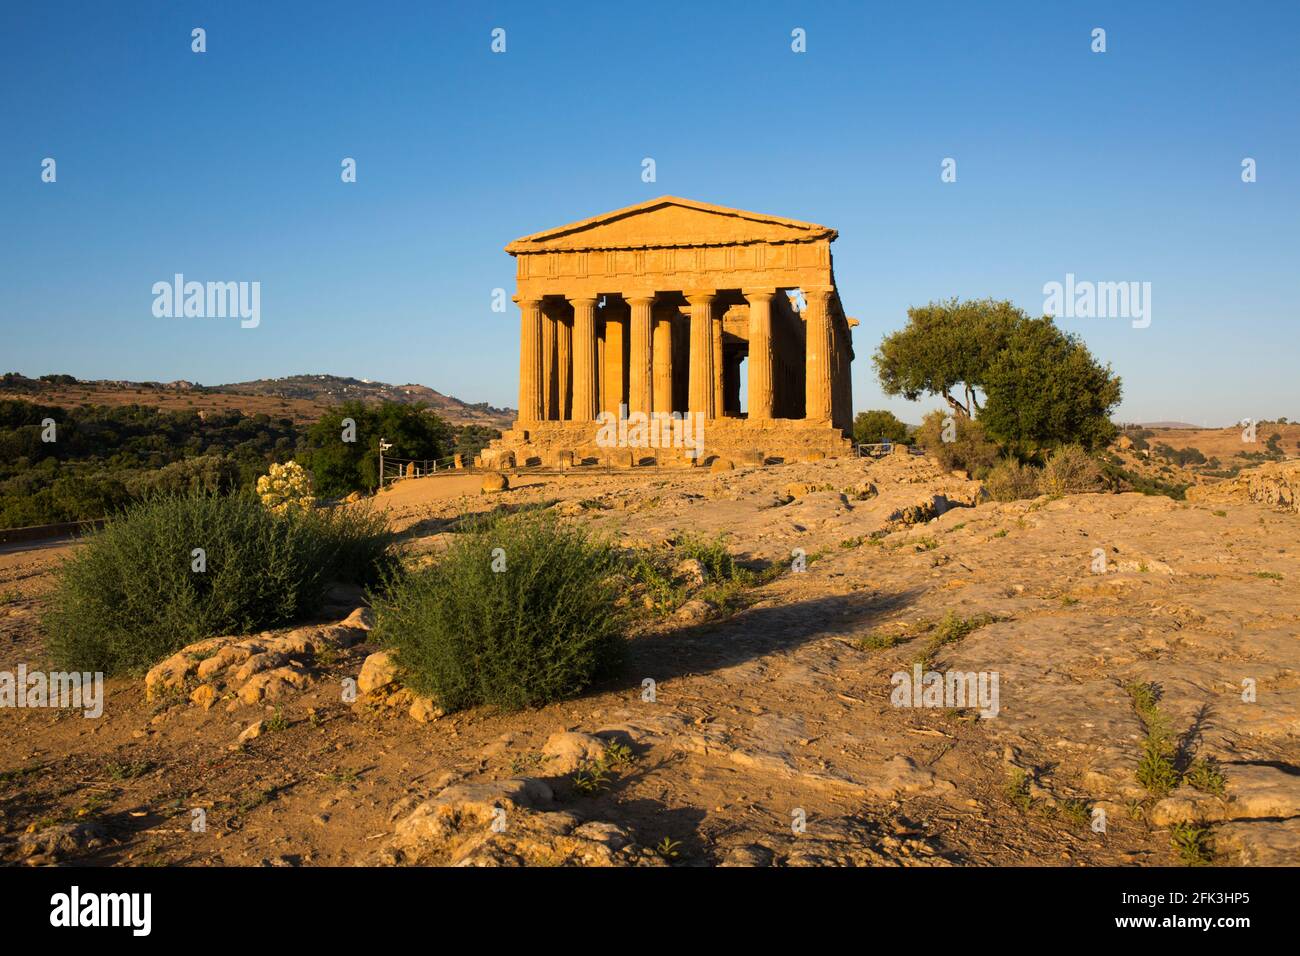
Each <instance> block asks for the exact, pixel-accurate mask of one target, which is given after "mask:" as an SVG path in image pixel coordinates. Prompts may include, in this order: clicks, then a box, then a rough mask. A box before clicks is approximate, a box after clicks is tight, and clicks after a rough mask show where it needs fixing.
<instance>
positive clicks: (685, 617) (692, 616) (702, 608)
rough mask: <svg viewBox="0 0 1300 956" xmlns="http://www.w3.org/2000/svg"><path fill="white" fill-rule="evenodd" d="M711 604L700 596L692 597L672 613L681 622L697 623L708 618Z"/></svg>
mask: <svg viewBox="0 0 1300 956" xmlns="http://www.w3.org/2000/svg"><path fill="white" fill-rule="evenodd" d="M713 610H714V608H713V605H712V604H710V603H709V602H708V601H705V600H702V599H700V598H692V599H691V600H689V601H687V602H686V603H685V604H683V605H682V606H681V607H679V608H678V609H677V612H676V613H675V614H673V618H674V619H675V620H677V621H680V622H682V623H683V624H698V623H700V622H701V621H706V620H708V619H709V617H710V615H712V614H713Z"/></svg>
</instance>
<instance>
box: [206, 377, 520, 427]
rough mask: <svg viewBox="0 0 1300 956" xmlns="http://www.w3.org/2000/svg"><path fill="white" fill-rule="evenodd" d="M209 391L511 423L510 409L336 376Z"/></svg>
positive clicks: (257, 382)
mask: <svg viewBox="0 0 1300 956" xmlns="http://www.w3.org/2000/svg"><path fill="white" fill-rule="evenodd" d="M210 391H212V392H217V393H219V394H225V395H264V396H268V397H273V398H281V399H297V400H299V401H309V402H314V403H317V404H320V405H337V404H339V403H340V402H345V401H352V400H359V401H362V402H367V403H374V404H378V403H379V402H401V403H402V404H404V405H414V404H416V403H417V402H423V403H424V404H425V405H427V406H429V407H430V408H432V409H433V410H434V411H436V412H437V413H438V414H439V415H441V416H442V417H443V418H445V419H447V420H448V421H450V422H453V423H455V424H458V425H460V424H471V423H472V424H481V425H491V426H493V427H495V428H508V427H509V426H510V424H511V422H513V421H514V419H515V412H514V409H511V408H497V407H495V406H493V405H489V404H487V403H486V402H478V403H473V404H471V403H469V402H463V401H461V400H460V399H459V398H455V397H454V396H451V395H444V394H443V393H442V392H439V391H438V390H437V389H433V388H430V387H429V386H427V385H416V384H407V385H389V384H388V383H387V382H372V381H369V380H367V379H364V378H343V377H340V376H337V375H289V376H286V377H285V378H260V379H256V380H254V381H251V382H234V383H232V384H230V385H214V386H212V387H211V389H210Z"/></svg>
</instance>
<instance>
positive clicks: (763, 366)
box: [744, 289, 776, 419]
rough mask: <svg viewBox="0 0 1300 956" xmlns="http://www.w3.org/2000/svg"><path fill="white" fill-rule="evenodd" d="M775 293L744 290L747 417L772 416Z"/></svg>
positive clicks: (774, 291)
mask: <svg viewBox="0 0 1300 956" xmlns="http://www.w3.org/2000/svg"><path fill="white" fill-rule="evenodd" d="M775 294H776V290H775V289H745V290H744V295H745V300H746V301H747V302H748V303H749V417H750V418H751V419H760V418H763V419H766V418H771V417H772V416H773V415H774V414H775V407H774V403H773V397H772V396H773V392H774V389H775V379H774V378H773V373H772V296H773V295H775Z"/></svg>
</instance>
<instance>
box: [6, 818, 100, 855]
mask: <svg viewBox="0 0 1300 956" xmlns="http://www.w3.org/2000/svg"><path fill="white" fill-rule="evenodd" d="M107 843H108V835H107V834H106V833H105V832H104V828H103V827H101V826H100V825H99V824H97V823H91V822H89V821H83V822H81V823H55V824H52V825H50V826H48V827H41V828H40V829H39V830H34V831H32V832H31V833H23V834H20V835H19V837H18V855H19V856H20V857H22V858H24V859H28V860H29V861H32V862H34V860H33V858H35V857H44V858H47V859H48V860H49V861H55V860H59V859H61V858H63V857H67V856H71V855H74V854H77V853H82V852H85V851H86V850H95V849H98V848H100V847H102V846H105V845H106V844H107Z"/></svg>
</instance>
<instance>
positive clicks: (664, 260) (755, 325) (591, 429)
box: [485, 196, 857, 465]
mask: <svg viewBox="0 0 1300 956" xmlns="http://www.w3.org/2000/svg"><path fill="white" fill-rule="evenodd" d="M836 235H837V233H836V231H835V230H834V229H830V228H827V227H826V226H819V225H815V224H813V223H808V222H800V221H797V220H794V219H784V218H781V217H779V216H769V215H765V214H760V213H752V212H745V211H743V210H739V209H730V208H727V207H724V206H714V205H710V204H708V203H701V202H694V201H692V200H689V199H678V198H675V197H672V196H664V197H661V198H659V199H653V200H650V201H648V202H643V203H639V204H637V205H635V206H628V207H626V208H624V209H617V210H615V211H613V212H609V213H605V214H603V215H600V216H594V217H592V218H590V219H583V220H581V221H579V222H574V223H570V224H568V225H565V226H559V227H557V228H554V229H547V230H544V231H542V232H537V233H533V234H532V235H528V236H524V237H523V238H521V239H516V240H515V241H514V242H512V243H510V244H509V245H508V246H506V251H507V252H508V253H510V254H511V255H512V256H514V257H515V260H516V267H517V281H518V291H517V294H516V295H515V297H514V298H515V301H516V302H517V303H518V305H519V309H520V313H521V319H520V374H519V419H518V421H517V422H516V425H515V428H514V429H512V430H511V431H509V432H507V433H506V434H505V435H504V436H503V437H502V439H500V440H498V441H497V442H495V443H494V444H493V447H492V448H491V449H489V452H491V453H497V454H499V453H501V452H504V451H507V450H508V451H509V452H511V453H512V455H513V457H514V458H515V460H516V461H517V463H518V464H521V465H522V464H526V463H534V464H550V463H552V459H559V458H564V460H574V461H583V460H591V459H592V457H594V458H596V459H602V458H609V459H611V460H622V461H624V463H627V464H639V463H641V462H642V461H643V460H644V459H645V458H646V456H647V455H649V457H652V458H654V459H655V460H656V461H660V462H662V461H664V460H666V459H672V458H673V457H674V455H673V454H672V449H666V450H665V449H650V450H649V451H647V452H646V455H641V454H637V453H636V452H637V450H636V449H634V450H633V453H632V454H631V456H630V458H631V460H630V461H629V460H627V459H628V457H629V456H627V455H624V454H618V455H615V454H606V453H604V451H603V448H604V445H602V444H601V443H600V442H598V441H597V425H598V423H599V422H600V421H608V420H609V419H610V417H611V416H615V417H619V418H631V419H635V418H637V417H638V413H640V414H643V415H646V416H650V417H652V418H653V417H655V413H659V417H660V418H662V417H663V416H670V415H674V414H675V415H676V416H679V417H680V416H690V417H691V418H692V419H693V420H694V421H696V422H700V423H702V425H701V427H702V428H704V429H706V430H707V432H708V437H707V438H706V439H705V445H706V447H705V454H706V456H707V457H713V456H714V455H720V454H742V453H748V454H754V453H757V454H759V455H760V456H761V457H763V458H770V457H775V458H788V457H791V456H795V457H798V456H800V455H804V454H816V455H821V454H841V453H843V452H844V451H846V450H847V447H848V441H847V439H846V438H845V437H844V435H845V433H846V432H847V431H848V430H849V428H850V426H851V422H852V415H853V412H852V387H851V385H850V367H851V362H852V360H853V346H852V340H851V334H850V329H851V327H852V326H854V325H856V324H857V323H856V321H855V320H853V319H850V318H848V317H847V316H846V315H845V313H844V309H843V306H842V305H841V303H840V299H839V294H838V292H837V290H836V287H835V275H834V271H833V269H832V265H831V249H830V244H831V242H832V241H834V239H835V238H836ZM602 413H609V414H608V415H602ZM604 444H605V445H607V444H608V443H607V442H606V443H604ZM656 452H657V453H656ZM570 453H571V454H570ZM491 458H492V454H486V455H485V460H490V459H491Z"/></svg>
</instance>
